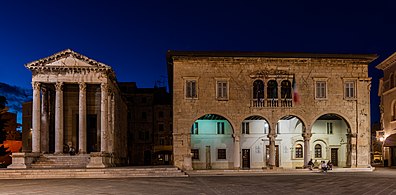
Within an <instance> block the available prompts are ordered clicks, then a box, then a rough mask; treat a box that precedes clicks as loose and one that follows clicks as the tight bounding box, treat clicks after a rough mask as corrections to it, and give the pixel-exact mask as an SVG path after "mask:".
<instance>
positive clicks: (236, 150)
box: [234, 135, 241, 169]
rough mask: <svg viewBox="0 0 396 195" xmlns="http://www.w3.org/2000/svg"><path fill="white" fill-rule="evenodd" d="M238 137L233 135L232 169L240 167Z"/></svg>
mask: <svg viewBox="0 0 396 195" xmlns="http://www.w3.org/2000/svg"><path fill="white" fill-rule="evenodd" d="M239 140H240V137H239V135H234V169H239V168H240V167H241V144H240V141H239Z"/></svg>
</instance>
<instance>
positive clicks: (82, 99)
mask: <svg viewBox="0 0 396 195" xmlns="http://www.w3.org/2000/svg"><path fill="white" fill-rule="evenodd" d="M79 86H80V90H79V99H78V148H79V153H80V154H85V153H87V98H86V87H87V85H86V84H85V83H79Z"/></svg>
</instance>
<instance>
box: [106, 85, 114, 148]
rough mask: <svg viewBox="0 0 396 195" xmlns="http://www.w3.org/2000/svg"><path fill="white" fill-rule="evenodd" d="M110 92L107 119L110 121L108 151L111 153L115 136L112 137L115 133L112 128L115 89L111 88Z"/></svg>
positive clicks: (108, 125) (108, 124)
mask: <svg viewBox="0 0 396 195" xmlns="http://www.w3.org/2000/svg"><path fill="white" fill-rule="evenodd" d="M108 92H109V95H108V98H107V121H108V123H107V133H108V144H107V151H108V152H110V153H111V152H112V151H113V137H112V135H113V132H112V130H113V128H112V125H113V117H112V113H113V110H112V105H113V104H112V100H113V91H112V90H111V89H109V90H108Z"/></svg>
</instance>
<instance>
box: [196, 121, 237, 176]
mask: <svg viewBox="0 0 396 195" xmlns="http://www.w3.org/2000/svg"><path fill="white" fill-rule="evenodd" d="M190 132H191V153H192V166H193V169H231V168H233V162H234V155H233V152H234V151H233V150H234V142H233V138H232V134H233V132H234V130H233V127H232V125H231V123H230V122H229V121H228V120H227V119H226V118H225V117H223V116H220V115H217V114H206V115H203V116H201V117H200V118H198V119H197V120H196V121H195V122H194V123H193V124H192V125H191V131H190Z"/></svg>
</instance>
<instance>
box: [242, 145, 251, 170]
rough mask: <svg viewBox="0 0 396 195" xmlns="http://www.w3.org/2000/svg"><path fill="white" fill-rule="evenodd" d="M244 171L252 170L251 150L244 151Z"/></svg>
mask: <svg viewBox="0 0 396 195" xmlns="http://www.w3.org/2000/svg"><path fill="white" fill-rule="evenodd" d="M242 169H250V149H242Z"/></svg>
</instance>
